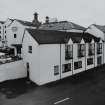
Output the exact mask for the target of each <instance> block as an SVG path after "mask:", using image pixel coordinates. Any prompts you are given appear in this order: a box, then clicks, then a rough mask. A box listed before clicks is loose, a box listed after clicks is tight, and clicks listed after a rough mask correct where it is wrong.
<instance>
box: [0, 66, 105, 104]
mask: <svg viewBox="0 0 105 105" xmlns="http://www.w3.org/2000/svg"><path fill="white" fill-rule="evenodd" d="M0 105H105V65H104V66H101V67H98V68H95V69H93V70H88V71H87V72H84V73H80V74H78V75H75V76H72V77H69V78H66V79H64V80H61V81H57V82H54V83H50V84H47V85H44V86H40V87H39V86H37V85H35V84H34V83H32V82H31V83H27V82H26V79H20V80H14V81H7V82H4V83H1V84H0Z"/></svg>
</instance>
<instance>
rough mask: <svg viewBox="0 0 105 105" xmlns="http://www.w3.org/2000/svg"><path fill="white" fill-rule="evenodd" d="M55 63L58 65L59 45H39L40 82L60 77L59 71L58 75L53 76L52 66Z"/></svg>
mask: <svg viewBox="0 0 105 105" xmlns="http://www.w3.org/2000/svg"><path fill="white" fill-rule="evenodd" d="M56 65H59V66H60V45H59V44H45V45H40V83H41V84H44V83H48V82H51V81H55V80H58V79H60V73H59V75H56V76H54V66H56ZM59 68H60V67H59ZM59 72H60V70H59Z"/></svg>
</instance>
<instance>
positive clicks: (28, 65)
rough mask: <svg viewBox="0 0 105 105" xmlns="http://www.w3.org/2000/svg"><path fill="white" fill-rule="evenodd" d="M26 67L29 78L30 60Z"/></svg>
mask: <svg viewBox="0 0 105 105" xmlns="http://www.w3.org/2000/svg"><path fill="white" fill-rule="evenodd" d="M26 68H27V78H28V79H29V70H30V64H29V62H27V63H26Z"/></svg>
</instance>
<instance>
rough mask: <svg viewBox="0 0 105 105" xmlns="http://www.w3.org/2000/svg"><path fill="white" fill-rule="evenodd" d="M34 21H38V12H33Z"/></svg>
mask: <svg viewBox="0 0 105 105" xmlns="http://www.w3.org/2000/svg"><path fill="white" fill-rule="evenodd" d="M34 21H38V13H37V12H35V13H34Z"/></svg>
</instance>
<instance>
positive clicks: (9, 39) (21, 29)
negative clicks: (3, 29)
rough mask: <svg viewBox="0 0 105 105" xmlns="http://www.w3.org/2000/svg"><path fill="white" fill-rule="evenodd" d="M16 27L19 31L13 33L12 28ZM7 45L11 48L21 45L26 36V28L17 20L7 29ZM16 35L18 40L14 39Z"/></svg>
mask: <svg viewBox="0 0 105 105" xmlns="http://www.w3.org/2000/svg"><path fill="white" fill-rule="evenodd" d="M13 27H16V28H17V31H13V30H12V28H13ZM7 33H8V34H7V44H8V46H11V44H21V43H22V38H23V34H24V26H23V25H21V24H20V23H19V22H17V21H16V20H15V21H14V22H13V23H12V24H11V25H10V26H9V27H8V29H7ZM14 34H16V35H17V37H16V38H14Z"/></svg>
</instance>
